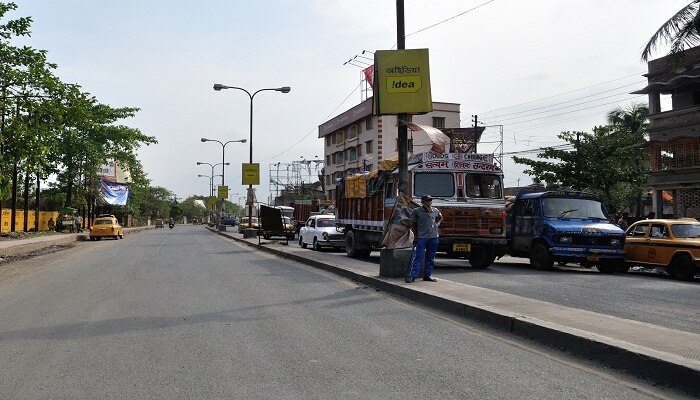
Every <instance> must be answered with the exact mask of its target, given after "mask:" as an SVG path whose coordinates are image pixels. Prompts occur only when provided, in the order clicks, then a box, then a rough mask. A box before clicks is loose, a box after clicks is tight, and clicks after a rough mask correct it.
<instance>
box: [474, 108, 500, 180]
mask: <svg viewBox="0 0 700 400" xmlns="http://www.w3.org/2000/svg"><path fill="white" fill-rule="evenodd" d="M477 119H478V117H477V116H476V115H472V123H473V124H474V125H473V126H474V153H477V150H476V142H477V140H476V135H477V132H476V126H477V122H478V120H477ZM501 168H502V166H501Z"/></svg>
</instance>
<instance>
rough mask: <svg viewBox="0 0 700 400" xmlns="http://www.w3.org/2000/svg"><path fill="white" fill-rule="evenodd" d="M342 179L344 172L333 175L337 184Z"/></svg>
mask: <svg viewBox="0 0 700 400" xmlns="http://www.w3.org/2000/svg"><path fill="white" fill-rule="evenodd" d="M342 177H343V171H338V172H336V173H335V174H333V180H334V181H335V182H338V179H340V178H342ZM335 182H333V183H335Z"/></svg>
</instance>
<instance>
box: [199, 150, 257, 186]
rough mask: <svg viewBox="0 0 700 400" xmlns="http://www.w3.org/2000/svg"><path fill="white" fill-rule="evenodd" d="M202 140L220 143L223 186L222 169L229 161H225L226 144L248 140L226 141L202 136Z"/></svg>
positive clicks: (222, 184)
mask: <svg viewBox="0 0 700 400" xmlns="http://www.w3.org/2000/svg"><path fill="white" fill-rule="evenodd" d="M200 140H201V141H202V142H216V143H218V144H220V145H221V164H222V166H221V186H225V183H224V169H225V166H226V165H229V163H227V162H226V145H227V144H229V143H245V142H247V141H248V139H238V140H229V141H228V142H221V141H219V140H216V139H207V138H202V139H200Z"/></svg>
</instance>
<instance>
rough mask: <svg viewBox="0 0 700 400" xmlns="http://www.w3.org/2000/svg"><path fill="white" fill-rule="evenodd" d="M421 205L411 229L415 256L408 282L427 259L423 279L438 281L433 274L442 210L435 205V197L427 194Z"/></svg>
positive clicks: (421, 200)
mask: <svg viewBox="0 0 700 400" xmlns="http://www.w3.org/2000/svg"><path fill="white" fill-rule="evenodd" d="M420 202H421V206H420V207H417V208H415V209H414V210H413V217H412V223H411V230H412V231H413V235H414V240H413V246H414V249H415V250H414V252H415V253H414V258H413V265H412V266H411V271H410V273H408V274H406V282H413V281H415V280H416V277H417V276H418V274H419V273H420V268H421V265H422V264H423V263H424V262H423V261H424V260H425V271H424V273H423V280H424V281H430V282H436V281H437V279H435V278H433V277H432V276H431V274H432V272H433V267H434V266H435V253H436V252H437V248H438V243H439V239H438V227H439V226H440V222H442V214H441V213H440V210H438V209H437V208H435V207H433V206H432V204H433V198H432V197H430V195H425V196H423V197H421V199H420Z"/></svg>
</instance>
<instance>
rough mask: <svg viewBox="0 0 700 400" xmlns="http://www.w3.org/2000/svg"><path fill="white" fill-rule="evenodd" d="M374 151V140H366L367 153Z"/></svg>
mask: <svg viewBox="0 0 700 400" xmlns="http://www.w3.org/2000/svg"><path fill="white" fill-rule="evenodd" d="M372 153H374V144H373V143H372V140H368V141H366V142H365V154H372Z"/></svg>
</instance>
